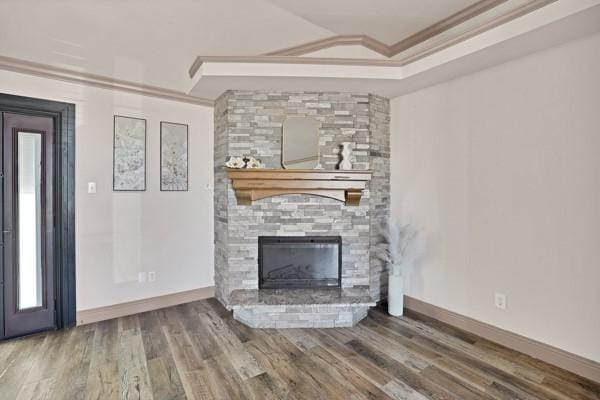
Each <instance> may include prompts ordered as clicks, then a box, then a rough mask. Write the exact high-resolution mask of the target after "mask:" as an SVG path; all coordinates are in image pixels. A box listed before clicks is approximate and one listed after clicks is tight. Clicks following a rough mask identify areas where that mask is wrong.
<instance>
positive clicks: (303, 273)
mask: <svg viewBox="0 0 600 400" xmlns="http://www.w3.org/2000/svg"><path fill="white" fill-rule="evenodd" d="M258 245H259V249H258V270H259V288H261V289H267V288H271V289H273V288H274V289H277V288H317V287H339V286H340V283H341V279H340V278H341V265H342V239H341V237H339V236H334V237H331V236H312V237H305V236H302V237H287V236H284V237H279V236H277V237H274V236H261V237H259V239H258Z"/></svg>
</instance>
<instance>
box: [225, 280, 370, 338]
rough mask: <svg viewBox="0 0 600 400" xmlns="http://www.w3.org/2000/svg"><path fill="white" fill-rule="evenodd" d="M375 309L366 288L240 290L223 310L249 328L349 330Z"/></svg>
mask: <svg viewBox="0 0 600 400" xmlns="http://www.w3.org/2000/svg"><path fill="white" fill-rule="evenodd" d="M373 306H375V301H374V300H373V299H372V298H371V296H370V295H369V292H368V288H366V287H359V288H344V289H339V288H323V289H260V290H259V289H252V290H248V289H240V290H234V291H233V292H232V293H231V297H230V301H229V304H228V305H227V308H228V309H229V310H233V318H235V319H236V320H238V321H240V322H242V323H244V324H246V325H248V326H250V327H253V328H335V327H351V326H354V325H356V324H357V323H358V322H359V321H360V320H362V319H363V318H365V317H366V316H367V312H368V310H369V307H373Z"/></svg>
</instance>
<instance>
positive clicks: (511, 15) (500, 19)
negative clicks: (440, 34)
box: [394, 0, 557, 65]
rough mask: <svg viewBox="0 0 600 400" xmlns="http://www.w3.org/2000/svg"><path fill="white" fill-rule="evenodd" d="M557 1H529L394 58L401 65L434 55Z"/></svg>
mask: <svg viewBox="0 0 600 400" xmlns="http://www.w3.org/2000/svg"><path fill="white" fill-rule="evenodd" d="M556 1H557V0H531V1H529V2H528V3H526V4H524V5H522V6H521V7H518V8H515V9H513V10H510V11H509V12H507V13H504V14H502V15H499V16H497V17H496V18H494V19H492V20H490V21H488V22H486V23H484V24H481V25H479V26H477V27H475V28H473V29H471V30H468V31H466V32H463V33H462V34H460V35H459V36H456V37H454V38H451V39H449V40H445V41H443V42H441V43H438V44H435V45H433V46H430V47H427V48H425V49H423V50H421V51H419V52H417V53H415V54H412V55H409V56H406V57H403V58H395V59H394V60H396V61H397V62H399V63H400V65H406V64H410V63H412V62H415V61H418V60H420V59H422V58H424V57H427V56H429V55H432V54H435V53H437V52H439V51H442V50H444V49H446V48H448V47H451V46H454V45H456V44H458V43H461V42H464V41H466V40H468V39H470V38H472V37H475V36H477V35H480V34H482V33H484V32H487V31H489V30H491V29H493V28H495V27H497V26H500V25H503V24H506V23H508V22H510V21H512V20H514V19H517V18H519V17H522V16H524V15H526V14H529V13H531V12H533V11H535V10H538V9H540V8H542V7H544V6H547V5H548V4H551V3H554V2H556Z"/></svg>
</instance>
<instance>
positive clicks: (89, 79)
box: [0, 56, 214, 107]
mask: <svg viewBox="0 0 600 400" xmlns="http://www.w3.org/2000/svg"><path fill="white" fill-rule="evenodd" d="M0 69H2V70H6V71H13V72H18V73H21V74H26V75H33V76H40V77H42V78H48V79H54V80H59V81H64V82H71V83H78V84H82V85H88V86H94V87H98V88H102V89H108V90H117V91H121V92H127V93H133V94H138V95H141V96H149V97H156V98H159V99H164V100H171V101H178V102H182V103H190V104H196V105H201V106H207V107H213V106H214V101H212V100H209V99H205V98H201V97H196V96H190V95H188V94H185V93H183V92H178V91H175V90H170V89H165V88H161V87H157V86H150V85H143V84H140V83H135V82H129V81H124V80H119V79H113V78H109V77H106V76H101V75H95V74H89V73H85V72H77V71H72V70H69V69H66V68H60V67H55V66H53V65H47V64H41V63H36V62H33V61H26V60H21V59H17V58H11V57H6V56H0Z"/></svg>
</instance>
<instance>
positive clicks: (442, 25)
mask: <svg viewBox="0 0 600 400" xmlns="http://www.w3.org/2000/svg"><path fill="white" fill-rule="evenodd" d="M507 1H508V0H480V1H478V2H477V3H475V4H472V5H471V6H469V7H467V8H464V9H462V10H460V11H459V12H457V13H455V14H452V15H450V16H449V17H446V18H444V19H443V20H441V21H438V22H436V23H435V24H433V25H431V26H429V27H427V28H425V29H423V30H421V31H419V32H417V33H415V34H413V35H411V36H409V37H407V38H405V39H402V40H400V41H399V42H396V43H394V44H391V45H387V44H385V43H383V42H380V41H379V40H377V39H374V38H372V37H370V36H368V35H337V36H331V37H328V38H324V39H320V40H315V41H312V42H308V43H303V44H300V45H297V46H292V47H287V48H284V49H280V50H276V51H272V52H269V53H266V54H264V55H265V56H296V57H297V56H302V55H304V54H309V53H314V52H316V51H318V50H324V49H328V48H332V47H338V46H350V45H358V46H363V47H366V48H368V49H370V50H372V51H374V52H376V53H379V54H381V55H382V56H385V57H388V58H391V57H394V56H396V55H398V54H400V53H402V52H403V51H406V50H408V49H410V48H412V47H414V46H417V45H419V44H421V43H423V42H425V41H427V40H429V39H431V38H433V37H435V36H437V35H439V34H441V33H443V32H446V31H447V30H449V29H452V28H454V27H456V26H458V25H460V24H462V23H464V22H466V21H468V20H470V19H473V18H475V17H477V16H479V15H481V14H483V13H485V12H486V11H489V10H491V9H493V8H495V7H497V6H499V5H501V4H503V3H506V2H507ZM554 1H556V0H530V1H529V2H527V3H525V4H524V5H522V6H520V7H518V8H516V9H513V10H508V11H507V12H505V13H503V14H501V15H498V16H497V17H495V18H493V19H492V20H491V21H488V22H486V23H483V24H482V25H480V26H478V27H477V28H475V29H472V30H469V31H468V32H467V33H466V34H461V35H460V36H458V37H457V38H453V39H449V40H447V41H445V42H444V43H442V44H440V45H437V46H435V48H436V49H437V51H439V50H442V49H444V48H446V47H448V46H451V45H453V44H456V43H458V42H460V41H463V40H466V39H468V38H470V37H472V36H473V34H471V35H469V33H473V32H476V33H474V34H479V33H482V32H485V31H486V30H489V29H492V28H494V27H496V26H498V25H500V24H503V23H506V22H509V21H511V20H512V19H515V18H518V17H520V16H522V15H524V14H526V13H529V12H532V11H535V10H537V9H538V8H540V7H543V6H545V5H547V4H550V3H553V2H554ZM418 54H421V52H419V53H418ZM428 54H431V53H430V52H428V53H427V54H426V55H428ZM424 56H425V55H421V57H419V58H422V57H424Z"/></svg>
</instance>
